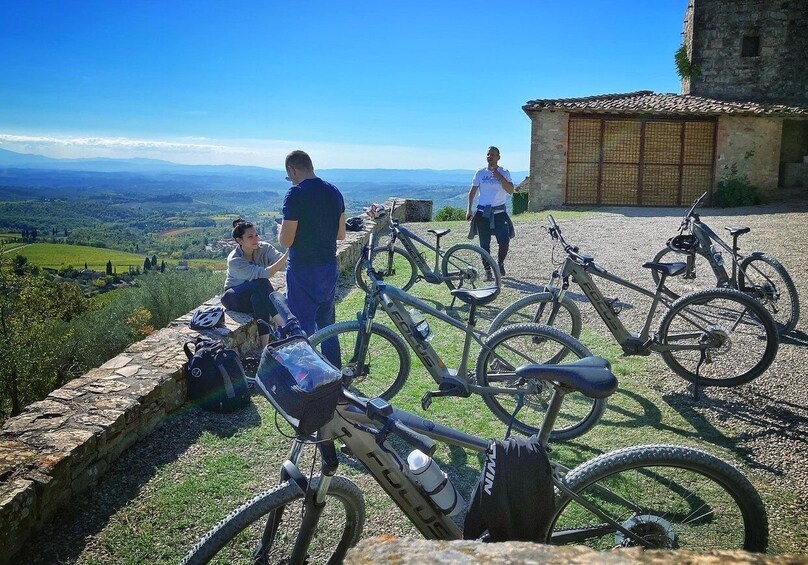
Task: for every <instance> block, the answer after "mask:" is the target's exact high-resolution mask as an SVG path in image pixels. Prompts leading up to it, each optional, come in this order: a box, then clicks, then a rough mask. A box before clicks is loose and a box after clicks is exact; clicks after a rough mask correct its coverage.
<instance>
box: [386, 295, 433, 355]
mask: <svg viewBox="0 0 808 565" xmlns="http://www.w3.org/2000/svg"><path fill="white" fill-rule="evenodd" d="M385 311H386V312H387V315H388V316H390V319H392V320H393V323H394V324H395V325H396V327H397V328H398V331H400V332H401V333H402V334H404V337H405V338H406V339H407V342H408V343H409V344H410V347H412V349H413V350H414V351H415V354H416V355H418V358H419V359H420V360H421V362H422V363H423V364H424V365H426V367H427V369H430V368H433V367H434V366H435V364H434V363H433V362H432V356H431V355H430V354H429V353H430V351H429V349H427V348H426V346H425V342H424V341H423V340H421V339H418V338H417V337H416V336H415V334H414V333H413V332H412V329H411V328H410V325H409V324H408V323H407V322H405V321H404V317H403V316H402V315H401V314H400V313H399V312H397V311H396V310H393V309H387V308H385ZM433 351H434V350H433ZM438 362H439V363H440V362H441V361H440V358H438Z"/></svg>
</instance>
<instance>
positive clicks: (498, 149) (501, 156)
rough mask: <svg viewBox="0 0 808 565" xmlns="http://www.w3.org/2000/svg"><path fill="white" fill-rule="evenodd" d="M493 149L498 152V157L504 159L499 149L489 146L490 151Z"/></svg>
mask: <svg viewBox="0 0 808 565" xmlns="http://www.w3.org/2000/svg"><path fill="white" fill-rule="evenodd" d="M491 149H493V150H494V151H496V152H497V155H499V156H500V157H502V153H500V152H499V147H494V146H493V145H491V146H489V147H488V150H489V151H490V150H491Z"/></svg>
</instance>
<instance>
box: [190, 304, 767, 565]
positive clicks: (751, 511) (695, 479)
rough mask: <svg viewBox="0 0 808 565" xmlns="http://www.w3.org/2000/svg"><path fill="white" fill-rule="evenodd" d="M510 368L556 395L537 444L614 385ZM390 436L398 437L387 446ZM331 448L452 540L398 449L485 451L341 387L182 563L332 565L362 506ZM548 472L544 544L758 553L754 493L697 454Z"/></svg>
mask: <svg viewBox="0 0 808 565" xmlns="http://www.w3.org/2000/svg"><path fill="white" fill-rule="evenodd" d="M281 311H282V309H279V312H281ZM569 339H571V338H569ZM518 372H519V373H520V374H521V375H523V376H525V377H526V378H529V379H530V380H540V381H543V382H547V383H548V384H549V385H550V386H551V387H552V388H553V390H554V392H553V395H552V398H551V401H550V405H549V407H548V410H547V413H546V415H545V419H544V423H543V424H542V426H541V430H540V432H539V436H538V441H540V442H541V443H542V445H546V442H547V439H548V434H549V430H550V429H552V428H553V421H554V418H555V417H556V415H557V414H558V413H559V411H560V410H561V406H562V403H563V402H564V399H565V398H566V396H567V395H568V393H570V392H572V391H577V392H579V393H586V394H590V395H593V396H597V397H606V396H608V395H609V394H611V393H612V392H613V391H614V390H615V389H616V388H617V380H616V379H615V378H614V375H612V374H611V372H610V371H609V368H608V363H607V362H606V361H605V360H604V359H600V358H596V357H595V358H592V357H590V358H586V359H582V360H579V361H577V362H575V363H571V364H568V365H528V366H524V367H521V368H520V369H519V371H518ZM342 378H343V383H344V385H345V386H346V387H347V386H348V385H349V384H350V371H349V370H348V371H343V377H342ZM257 388H258V389H259V390H260V391H261V392H262V393H263V394H264V395H265V397H266V398H267V400H269V402H271V403H272V404H273V406H274V407H275V409H276V410H277V412H278V413H279V414H280V415H281V416H283V418H285V419H286V421H287V422H289V424H290V425H291V426H292V427H293V428H295V429H296V427H297V426H298V424H299V423H300V422H299V420H297V419H295V418H293V417H291V416H290V415H289V414H288V413H287V412H286V411H285V409H284V406H281V405H280V401H279V400H278V399H277V398H275V397H273V395H272V393H270V392H269V391H267V390H265V389H264V388H263V387H260V386H259V387H257ZM392 436H395V438H396V439H398V440H400V441H397V442H393V441H391V440H392V439H393V437H392ZM337 441H338V442H340V443H342V444H343V446H344V447H343V449H342V451H343V452H345V453H347V454H349V456H350V457H352V458H353V459H355V460H357V461H359V462H360V463H361V464H362V465H363V466H364V468H365V469H366V470H367V472H368V473H369V474H370V475H371V476H372V477H373V479H374V480H375V481H376V482H377V483H378V484H379V485H380V486H381V487H382V489H383V490H384V491H385V493H386V494H387V496H389V497H390V498H391V499H392V500H393V501H394V502H395V503H396V504H397V505H398V507H399V508H400V509H401V510H402V511H403V512H404V514H405V515H406V516H407V517H408V518H409V520H411V521H412V523H413V524H414V525H415V527H416V528H417V529H418V531H419V532H420V533H421V534H422V535H423V536H424V537H426V538H427V539H438V540H452V539H460V538H461V537H462V530H461V528H460V527H459V526H458V523H457V522H456V521H455V520H454V519H452V517H450V516H449V515H447V513H446V511H445V510H442V509H441V507H440V506H438V505H437V504H436V502H435V501H434V500H433V498H432V497H431V496H430V494H429V493H427V492H426V491H425V490H424V489H423V488H422V487H421V486H420V484H419V482H418V480H417V479H416V478H415V477H414V476H413V474H412V473H411V472H410V470H409V466H408V464H407V462H406V460H407V455H406V453H405V452H404V451H405V450H409V449H410V448H415V449H418V450H420V451H421V452H422V453H425V454H429V455H432V454H434V451H435V447H436V444H435V442H436V441H437V442H440V443H443V444H446V445H449V446H457V447H460V448H463V449H467V450H471V451H474V452H479V453H483V452H485V451H487V450H488V449H489V447H490V445H491V441H490V440H488V439H483V438H480V437H476V436H473V435H470V434H466V433H463V432H461V431H459V430H455V429H452V428H450V427H448V426H444V425H441V424H440V423H437V422H433V421H430V420H426V419H424V418H422V417H421V416H417V415H415V414H411V413H409V412H405V411H403V410H398V409H396V408H394V407H393V406H391V405H390V404H389V403H388V402H387V401H385V400H383V399H380V398H375V399H370V400H368V399H365V398H361V397H357V396H355V395H353V394H351V393H350V392H348V391H347V390H346V388H343V389H342V401H341V403H340V404H338V405H337V408H336V410H335V411H334V413H333V415H332V416H331V419H330V420H329V421H328V422H327V423H326V424H325V425H323V426H322V427H321V428H320V429H319V431H318V432H317V433H316V435H314V436H306V435H300V434H298V435H297V437H294V438H293V440H292V446H291V449H290V452H289V457H288V459H287V460H286V461H285V462H284V463H283V464H282V465H281V469H280V481H279V484H278V485H277V486H276V487H274V488H271V489H269V490H266V491H264V492H262V493H259V494H257V495H256V496H255V497H253V498H252V499H251V500H249V501H248V502H246V503H245V504H243V505H242V506H240V507H239V508H236V509H235V510H233V511H232V512H230V513H229V514H228V515H227V516H226V517H225V518H224V519H223V520H221V521H220V522H219V523H218V524H216V525H215V526H214V527H213V528H212V529H211V530H210V531H208V532H207V533H206V534H204V535H203V536H202V538H201V539H200V540H199V541H198V542H197V543H196V544H195V545H194V546H193V548H191V550H190V551H189V552H188V554H187V555H186V557H185V559H184V560H183V563H187V564H196V563H207V562H209V561H210V560H212V559H214V558H215V559H216V560H217V562H222V563H233V562H243V561H245V560H250V562H252V563H291V564H299V563H341V562H342V560H343V559H344V557H345V554H346V552H347V550H348V549H349V548H350V547H351V546H353V545H354V544H356V543H357V541H358V540H359V539H360V537H361V535H362V529H363V526H364V522H365V503H364V497H363V495H362V492H361V490H360V488H359V487H358V486H357V485H356V484H355V483H353V482H352V481H350V480H349V479H348V478H346V477H342V476H339V475H337V474H336V472H337V469H338V467H339V457H338V456H337V450H336V442H337ZM306 444H314V445H316V447H317V452H318V453H319V455H320V457H321V461H322V463H321V468H320V474H318V475H314V476H313V475H308V476H307V474H306V473H305V472H304V470H303V468H302V464H301V457H302V455H303V452H304V447H305V445H306ZM405 444H406V445H407V446H409V447H404V445H405ZM402 448H403V449H402ZM551 470H552V482H553V485H554V486H555V493H556V496H555V500H554V511H553V514H552V518H551V521H550V527H549V529H548V533H547V536H546V542H547V543H554V544H585V545H588V546H590V547H592V548H595V549H610V548H614V547H642V548H649V549H677V548H682V549H689V550H693V551H708V550H712V549H744V550H747V551H761V552H762V551H765V550H766V548H767V545H768V520H767V516H766V509H765V507H764V506H763V503H762V501H761V499H760V496H759V494H758V493H757V491H756V490H755V488H754V487H753V486H752V484H751V483H750V482H749V480H748V479H746V477H744V475H743V474H741V473H740V472H739V471H738V470H737V469H736V468H735V467H733V466H732V465H730V464H729V463H727V462H725V461H723V460H721V459H719V458H717V457H715V456H713V455H710V454H709V453H706V452H704V451H701V450H698V449H692V448H688V447H679V446H669V445H648V446H636V447H629V448H625V449H619V450H617V451H613V452H611V453H606V454H604V455H600V456H598V457H596V458H595V459H592V460H590V461H586V462H584V463H582V464H580V465H578V466H577V467H575V468H574V469H572V470H569V469H568V468H566V467H564V466H563V465H561V464H559V463H557V462H552V461H551ZM312 472H313V467H312ZM464 494H466V496H465V499H466V500H468V499H469V497H468V495H467V494H468V493H464ZM460 516H462V514H461V515H460Z"/></svg>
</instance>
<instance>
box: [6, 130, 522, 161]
mask: <svg viewBox="0 0 808 565" xmlns="http://www.w3.org/2000/svg"><path fill="white" fill-rule="evenodd" d="M0 148H4V149H8V150H11V151H18V152H21V153H36V154H39V155H45V156H47V157H55V158H89V157H106V158H124V159H125V158H132V157H147V158H152V159H165V160H167V161H173V162H175V163H185V164H194V165H201V164H206V165H222V164H232V165H257V166H262V167H269V168H274V169H279V168H283V159H284V157H285V156H286V154H287V153H289V151H291V150H293V149H303V150H304V151H306V152H307V153H309V154H310V155H311V157H312V160H313V161H314V164H315V166H316V167H317V168H321V169H323V168H346V169H358V168H361V169H373V168H384V169H389V168H400V169H473V168H477V167H479V166H483V165H484V164H485V151H486V149H487V148H485V147H481V148H479V149H474V150H466V149H435V148H429V147H407V146H395V145H362V144H351V143H336V142H321V141H315V142H312V141H299V140H280V139H236V140H233V139H231V140H216V139H210V138H206V137H180V138H177V139H172V140H150V139H133V138H128V137H100V136H99V137H95V136H42V135H23V134H8V133H0ZM501 149H502V153H503V155H504V158H503V161H502V163H501V164H502V165H503V166H505V167H506V168H509V169H511V170H525V169H527V165H528V152H527V151H517V150H515V149H514V150H510V149H509V148H508V147H507V146H506V145H502V146H501Z"/></svg>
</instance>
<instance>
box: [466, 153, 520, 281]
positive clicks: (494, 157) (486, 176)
mask: <svg viewBox="0 0 808 565" xmlns="http://www.w3.org/2000/svg"><path fill="white" fill-rule="evenodd" d="M485 158H486V160H487V161H488V166H487V167H486V168H484V169H480V170H479V171H477V172H476V173H474V180H472V181H471V189H470V190H469V203H468V207H467V208H466V219H467V220H471V231H470V232H469V238H472V237H474V234H475V233H477V234H479V236H480V247H482V248H483V249H485V250H486V251H488V252H489V253H491V235H492V234H493V235H494V236H495V237H496V238H497V247H498V249H497V262H498V263H499V270H500V273H501V274H502V275H503V276H504V275H505V257H506V256H507V255H508V245H509V243H510V239H511V237H512V233H513V224H512V223H511V219H510V218H509V217H508V213H507V212H506V211H505V199H506V197H507V195H508V194H513V182H512V181H511V173H509V172H508V169H503V168H502V167H500V166H499V164H498V163H499V158H500V154H499V149H497V148H496V147H493V146H491V147H489V148H488V153H487V154H486V156H485ZM478 190H479V192H480V198H479V201H478V202H477V210H476V212H474V213H472V204H473V203H474V196H475V195H476V194H477V191H478ZM492 278H493V277H492V275H491V273H490V272H488V271H486V273H485V279H486V280H491V279H492Z"/></svg>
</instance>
